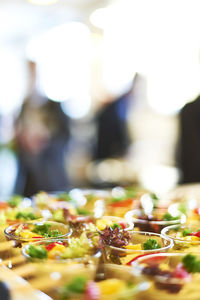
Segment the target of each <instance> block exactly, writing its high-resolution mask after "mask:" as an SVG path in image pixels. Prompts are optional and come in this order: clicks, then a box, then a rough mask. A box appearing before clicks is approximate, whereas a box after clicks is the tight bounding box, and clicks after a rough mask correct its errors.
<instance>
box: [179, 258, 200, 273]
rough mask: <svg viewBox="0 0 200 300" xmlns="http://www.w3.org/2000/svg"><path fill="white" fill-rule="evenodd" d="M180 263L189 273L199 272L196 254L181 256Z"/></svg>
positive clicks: (199, 266) (199, 262) (199, 267)
mask: <svg viewBox="0 0 200 300" xmlns="http://www.w3.org/2000/svg"><path fill="white" fill-rule="evenodd" d="M182 263H183V265H184V268H185V269H186V270H187V271H188V272H189V273H199V272H200V260H198V258H197V256H195V255H192V254H187V255H185V256H184V257H183V259H182Z"/></svg>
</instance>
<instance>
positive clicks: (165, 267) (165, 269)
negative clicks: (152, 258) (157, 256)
mask: <svg viewBox="0 0 200 300" xmlns="http://www.w3.org/2000/svg"><path fill="white" fill-rule="evenodd" d="M159 267H160V269H161V270H162V271H168V270H169V269H170V268H169V266H168V265H167V264H160V265H159Z"/></svg>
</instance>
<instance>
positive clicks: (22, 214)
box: [16, 212, 37, 220]
mask: <svg viewBox="0 0 200 300" xmlns="http://www.w3.org/2000/svg"><path fill="white" fill-rule="evenodd" d="M16 219H24V220H35V219H37V217H36V216H35V215H34V214H33V213H31V212H29V213H27V212H18V213H17V214H16Z"/></svg>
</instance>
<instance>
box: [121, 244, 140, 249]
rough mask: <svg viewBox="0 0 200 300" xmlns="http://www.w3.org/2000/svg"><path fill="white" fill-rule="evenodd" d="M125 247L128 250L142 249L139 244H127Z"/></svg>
mask: <svg viewBox="0 0 200 300" xmlns="http://www.w3.org/2000/svg"><path fill="white" fill-rule="evenodd" d="M125 248H126V249H130V250H142V246H141V244H136V245H127V246H126V247H125Z"/></svg>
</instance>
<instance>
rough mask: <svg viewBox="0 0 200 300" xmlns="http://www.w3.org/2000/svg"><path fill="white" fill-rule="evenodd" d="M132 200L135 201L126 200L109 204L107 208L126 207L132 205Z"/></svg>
mask: <svg viewBox="0 0 200 300" xmlns="http://www.w3.org/2000/svg"><path fill="white" fill-rule="evenodd" d="M134 200H135V199H127V200H122V201H117V202H114V203H110V204H109V206H111V207H128V206H131V205H132V204H133V201H134Z"/></svg>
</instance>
